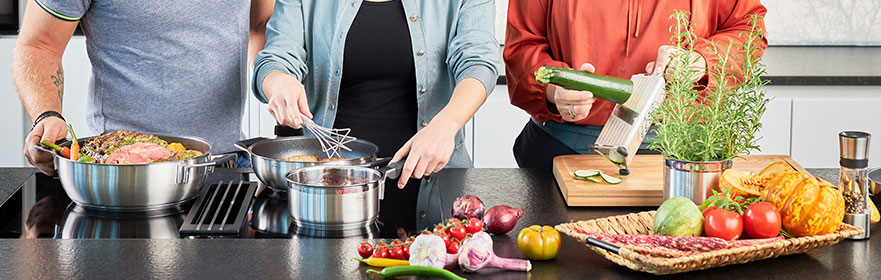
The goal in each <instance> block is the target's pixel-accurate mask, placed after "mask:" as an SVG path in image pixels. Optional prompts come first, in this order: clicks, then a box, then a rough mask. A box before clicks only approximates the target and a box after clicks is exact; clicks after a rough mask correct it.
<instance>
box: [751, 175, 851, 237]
mask: <svg viewBox="0 0 881 280" xmlns="http://www.w3.org/2000/svg"><path fill="white" fill-rule="evenodd" d="M766 175H768V174H766ZM764 197H765V200H766V201H768V202H771V203H773V204H774V205H775V206H777V208H778V209H779V210H780V215H781V217H782V218H783V228H785V229H786V231H788V232H790V233H792V234H793V235H795V236H811V235H819V234H827V233H832V232H834V231H836V230H838V227H839V226H840V225H841V221H842V220H843V219H844V198H843V197H842V196H841V192H839V191H838V189H836V188H835V186H834V185H832V184H831V183H829V182H827V181H826V180H823V179H818V178H814V177H811V176H810V175H807V174H803V173H800V172H797V171H792V170H783V171H779V172H776V173H775V174H773V175H770V176H768V178H767V181H766V184H765V190H764Z"/></svg>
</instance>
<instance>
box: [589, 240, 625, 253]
mask: <svg viewBox="0 0 881 280" xmlns="http://www.w3.org/2000/svg"><path fill="white" fill-rule="evenodd" d="M586 242H587V244H590V245H594V246H597V247H600V248H603V249H604V250H606V251H609V252H612V253H615V254H618V249H619V248H618V246H615V245H613V244H612V243H609V242H606V241H602V240H599V239H596V238H593V237H588V238H587V240H586Z"/></svg>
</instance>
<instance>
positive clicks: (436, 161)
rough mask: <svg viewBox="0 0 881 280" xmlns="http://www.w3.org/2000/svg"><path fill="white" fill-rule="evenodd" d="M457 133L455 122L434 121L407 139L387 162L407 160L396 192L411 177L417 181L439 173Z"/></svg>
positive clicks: (451, 149)
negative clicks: (405, 158) (405, 157)
mask: <svg viewBox="0 0 881 280" xmlns="http://www.w3.org/2000/svg"><path fill="white" fill-rule="evenodd" d="M457 131H459V125H458V124H457V123H456V122H455V121H452V120H446V119H443V118H438V117H435V118H434V119H433V120H431V123H429V124H428V126H427V127H425V128H423V129H422V130H420V131H419V132H417V133H416V135H414V136H413V138H410V140H409V141H407V143H405V144H404V146H403V147H401V149H400V150H398V152H397V153H395V156H394V157H393V158H392V161H391V162H397V161H399V160H401V159H402V158H404V156H407V161H406V162H404V168H403V170H402V171H401V178H400V179H399V180H398V188H399V189H403V188H404V186H406V185H407V180H409V179H410V178H411V177H412V178H414V179H420V178H422V176H428V175H431V174H432V173H435V172H439V171H441V169H443V168H444V166H446V165H447V162H448V161H449V160H450V156H452V155H453V149H454V148H455V145H456V140H455V138H456V132H457Z"/></svg>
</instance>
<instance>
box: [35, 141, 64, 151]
mask: <svg viewBox="0 0 881 280" xmlns="http://www.w3.org/2000/svg"><path fill="white" fill-rule="evenodd" d="M40 145H43V146H46V147H49V148H52V149H54V150H55V151H56V152H59V153H60V152H61V149H62V148H61V146H58V145H55V144H52V143H49V142H40Z"/></svg>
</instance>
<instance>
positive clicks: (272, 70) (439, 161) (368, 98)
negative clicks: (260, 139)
mask: <svg viewBox="0 0 881 280" xmlns="http://www.w3.org/2000/svg"><path fill="white" fill-rule="evenodd" d="M494 17H495V5H494V4H493V1H492V0H444V1H437V0H390V1H389V0H366V1H362V0H343V1H328V0H279V1H277V3H276V6H275V12H274V14H273V15H272V18H271V19H270V20H269V22H268V24H267V30H266V46H265V47H264V49H263V51H261V52H260V53H259V55H258V56H257V59H256V60H255V62H254V68H255V74H254V83H253V84H254V88H253V91H254V93H255V95H256V96H257V98H258V99H259V100H260V101H262V102H264V103H268V104H269V111H270V113H271V114H272V115H273V117H275V119H276V120H277V121H278V123H280V124H283V125H287V126H290V127H295V128H297V127H299V126H300V124H302V119H300V117H299V116H300V113H302V114H303V115H305V116H307V117H309V118H312V119H313V120H314V121H315V122H316V123H317V124H319V125H321V126H325V127H331V126H334V127H339V126H337V125H341V122H342V123H345V124H346V125H351V126H353V127H352V135H354V136H356V137H359V138H362V139H367V140H371V138H372V137H373V138H376V139H379V140H377V141H378V142H384V141H385V142H387V143H399V144H389V145H387V146H393V145H397V146H400V147H383V146H382V144H381V143H378V145H379V146H380V155H379V156H384V155H383V153H386V154H388V155H393V156H394V159H393V161H397V160H400V159H401V158H403V157H404V156H407V159H406V162H405V165H404V172H403V174H402V175H403V176H401V177H402V178H401V180H400V181H399V182H398V188H403V187H404V186H405V185H406V182H407V179H408V178H411V177H412V178H421V177H423V176H427V175H430V174H432V173H434V172H438V171H440V170H441V169H443V168H444V167H445V166H449V167H471V166H472V165H473V164H472V162H471V160H470V158H469V157H468V154H467V151H466V149H465V145H464V134H463V129H462V127H463V126H464V125H465V123H466V122H467V121H468V120H469V119H470V118H471V117H472V116H473V115H474V113H475V112H476V111H477V109H478V108H479V107H480V105H481V104H483V102H484V101H485V100H486V97H487V96H488V95H489V94H490V92H491V91H492V89H493V87H494V86H495V84H496V79H497V78H498V72H499V67H500V66H499V64H500V61H499V58H500V53H499V43H498V42H497V41H496V39H495V36H494V34H493V30H494ZM365 120H383V121H384V122H380V123H381V124H379V125H377V124H375V123H376V122H375V121H371V122H369V123H370V124H366V122H367V121H365ZM399 128H400V129H399ZM408 129H409V130H410V131H409V132H407V130H408ZM402 131H403V134H402ZM407 134H409V135H407ZM389 135H407V137H405V138H404V139H402V140H399V141H397V142H396V140H395V139H391V140H389V139H387V138H395V136H389ZM383 137H384V138H386V140H382V139H383Z"/></svg>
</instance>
